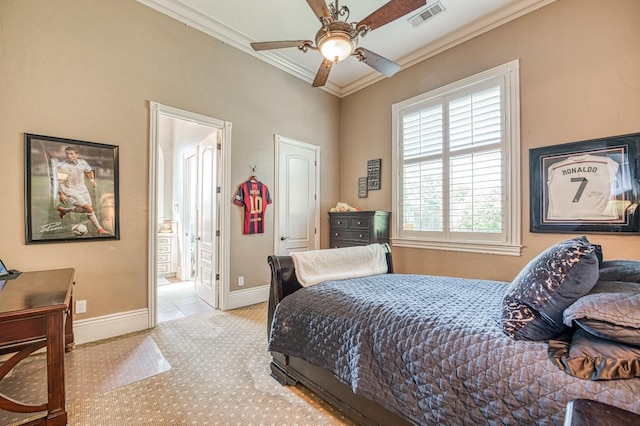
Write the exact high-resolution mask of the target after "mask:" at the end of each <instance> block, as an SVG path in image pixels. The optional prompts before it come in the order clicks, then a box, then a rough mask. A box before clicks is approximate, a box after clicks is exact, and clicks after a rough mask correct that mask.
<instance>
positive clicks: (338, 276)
mask: <svg viewBox="0 0 640 426" xmlns="http://www.w3.org/2000/svg"><path fill="white" fill-rule="evenodd" d="M291 257H292V258H293V265H294V266H295V268H296V277H297V278H298V282H299V283H300V284H301V285H302V286H303V287H309V286H312V285H315V284H318V283H320V282H322V281H327V280H344V279H347V278H358V277H366V276H369V275H377V274H384V273H386V272H387V259H386V257H385V252H384V249H383V247H382V245H381V244H371V245H368V246H358V247H345V248H337V249H328V250H312V251H301V252H293V253H291Z"/></svg>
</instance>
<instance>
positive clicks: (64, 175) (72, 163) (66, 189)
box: [56, 146, 108, 235]
mask: <svg viewBox="0 0 640 426" xmlns="http://www.w3.org/2000/svg"><path fill="white" fill-rule="evenodd" d="M64 153H65V156H66V158H65V160H64V161H63V162H61V163H58V165H57V166H56V172H57V174H58V183H59V188H58V197H59V198H60V202H61V203H62V204H73V207H58V212H59V213H60V219H64V217H65V216H66V215H67V213H86V214H87V218H88V219H89V220H90V221H91V223H93V224H94V225H95V227H96V228H97V229H98V233H99V234H100V235H102V234H107V233H108V232H107V231H106V230H105V229H104V228H103V227H102V226H101V225H100V222H98V218H97V217H96V214H95V213H94V211H93V207H92V205H91V204H92V203H91V195H89V190H88V189H87V186H86V185H85V183H84V177H85V175H86V176H87V177H88V178H89V181H90V182H91V185H92V186H93V187H94V188H95V187H96V181H95V173H94V171H93V169H92V168H91V166H90V165H89V163H87V161H86V160H83V159H81V158H78V150H77V149H76V148H73V147H71V146H68V147H66V148H65V150H64Z"/></svg>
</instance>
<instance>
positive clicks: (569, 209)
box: [529, 133, 640, 234]
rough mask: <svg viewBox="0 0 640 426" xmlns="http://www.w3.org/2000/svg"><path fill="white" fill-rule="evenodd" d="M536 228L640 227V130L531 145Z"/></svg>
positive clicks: (606, 229)
mask: <svg viewBox="0 0 640 426" xmlns="http://www.w3.org/2000/svg"><path fill="white" fill-rule="evenodd" d="M529 165H530V175H531V224H530V225H531V232H559V233H563V232H575V233H586V232H592V233H609V232H617V233H635V234H637V233H640V209H639V208H638V202H639V200H640V171H639V168H640V133H635V134H629V135H622V136H613V137H607V138H602V139H593V140H588V141H582V142H573V143H567V144H562V145H554V146H549V147H543V148H534V149H531V150H530V151H529Z"/></svg>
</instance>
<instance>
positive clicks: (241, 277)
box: [238, 276, 244, 285]
mask: <svg viewBox="0 0 640 426" xmlns="http://www.w3.org/2000/svg"><path fill="white" fill-rule="evenodd" d="M238 285H244V277H243V276H239V277H238Z"/></svg>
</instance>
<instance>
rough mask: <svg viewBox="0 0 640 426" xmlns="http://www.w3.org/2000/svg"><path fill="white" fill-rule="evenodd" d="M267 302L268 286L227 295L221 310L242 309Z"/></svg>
mask: <svg viewBox="0 0 640 426" xmlns="http://www.w3.org/2000/svg"><path fill="white" fill-rule="evenodd" d="M267 300H269V285H263V286H261V287H253V288H250V289H247V290H239V291H233V292H231V293H229V296H228V297H227V300H225V306H224V307H223V310H225V311H227V310H229V309H236V308H242V307H243V306H249V305H255V304H256V303H261V302H266V301H267Z"/></svg>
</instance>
